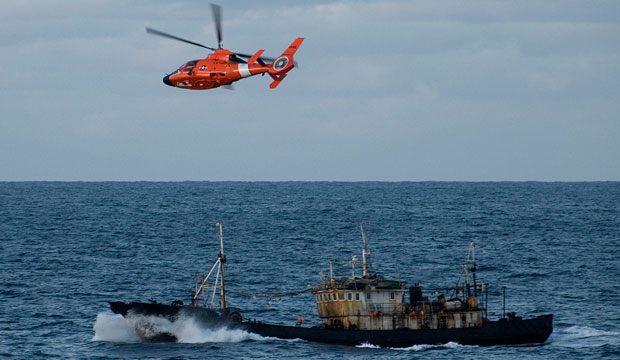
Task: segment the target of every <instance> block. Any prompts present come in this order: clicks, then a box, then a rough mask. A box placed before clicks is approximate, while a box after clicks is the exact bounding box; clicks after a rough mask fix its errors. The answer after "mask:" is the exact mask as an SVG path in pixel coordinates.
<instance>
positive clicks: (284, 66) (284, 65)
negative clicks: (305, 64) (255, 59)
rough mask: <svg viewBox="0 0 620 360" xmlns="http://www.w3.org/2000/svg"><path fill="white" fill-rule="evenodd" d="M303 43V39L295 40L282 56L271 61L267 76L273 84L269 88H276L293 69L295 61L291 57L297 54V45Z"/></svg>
mask: <svg viewBox="0 0 620 360" xmlns="http://www.w3.org/2000/svg"><path fill="white" fill-rule="evenodd" d="M303 41H304V38H297V39H295V41H293V43H292V44H291V46H289V47H288V48H287V49H286V50H284V52H283V53H282V55H280V56H279V57H278V58H277V59H275V60H274V61H273V63H271V64H270V65H269V66H270V67H271V68H270V69H269V75H271V77H272V78H273V82H272V83H271V84H270V85H269V87H270V88H272V89H275V88H276V86H278V85H279V84H280V82H281V81H282V80H283V79H284V78H285V77H286V73H287V72H289V71H291V70H292V69H293V68H294V67H295V61H294V60H293V55H294V54H295V52H297V49H298V48H299V45H301V43H302V42H303Z"/></svg>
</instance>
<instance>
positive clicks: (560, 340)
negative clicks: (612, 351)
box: [550, 326, 620, 348]
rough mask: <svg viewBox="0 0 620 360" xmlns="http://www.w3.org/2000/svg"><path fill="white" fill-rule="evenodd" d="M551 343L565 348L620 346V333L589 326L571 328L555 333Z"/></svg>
mask: <svg viewBox="0 0 620 360" xmlns="http://www.w3.org/2000/svg"><path fill="white" fill-rule="evenodd" d="M550 341H551V343H552V344H554V345H558V346H563V347H572V348H575V347H592V346H601V345H620V331H605V330H599V329H595V328H592V327H589V326H571V327H569V328H566V329H561V330H557V331H554V332H553V334H551V338H550Z"/></svg>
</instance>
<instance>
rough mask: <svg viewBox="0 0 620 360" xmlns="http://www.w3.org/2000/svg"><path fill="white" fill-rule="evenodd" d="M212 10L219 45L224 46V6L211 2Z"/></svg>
mask: <svg viewBox="0 0 620 360" xmlns="http://www.w3.org/2000/svg"><path fill="white" fill-rule="evenodd" d="M211 12H213V20H214V21H215V32H216V33H217V47H218V49H221V48H222V7H221V6H219V5H216V4H211Z"/></svg>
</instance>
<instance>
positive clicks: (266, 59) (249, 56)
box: [234, 52, 275, 63]
mask: <svg viewBox="0 0 620 360" xmlns="http://www.w3.org/2000/svg"><path fill="white" fill-rule="evenodd" d="M234 54H235V55H237V56H239V57H244V58H248V59H249V58H251V57H252V56H253V55H248V54H242V53H238V52H236V53H234ZM260 58H261V59H262V60H263V61H265V62H270V63H271V62H274V60H275V59H274V58H270V57H266V56H261V57H260Z"/></svg>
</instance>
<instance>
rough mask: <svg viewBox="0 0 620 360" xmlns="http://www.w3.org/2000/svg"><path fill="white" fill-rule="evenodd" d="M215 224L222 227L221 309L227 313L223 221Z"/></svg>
mask: <svg viewBox="0 0 620 360" xmlns="http://www.w3.org/2000/svg"><path fill="white" fill-rule="evenodd" d="M215 226H217V227H219V228H220V253H219V255H218V260H219V262H220V273H221V276H222V277H221V278H220V311H221V312H222V313H226V312H227V309H226V290H225V289H224V264H225V263H226V255H225V254H224V234H223V232H222V223H221V222H218V223H217V224H215Z"/></svg>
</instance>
